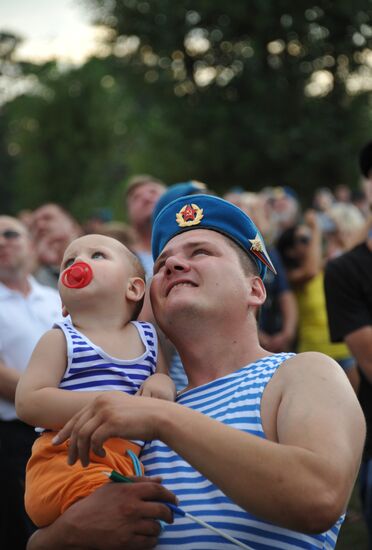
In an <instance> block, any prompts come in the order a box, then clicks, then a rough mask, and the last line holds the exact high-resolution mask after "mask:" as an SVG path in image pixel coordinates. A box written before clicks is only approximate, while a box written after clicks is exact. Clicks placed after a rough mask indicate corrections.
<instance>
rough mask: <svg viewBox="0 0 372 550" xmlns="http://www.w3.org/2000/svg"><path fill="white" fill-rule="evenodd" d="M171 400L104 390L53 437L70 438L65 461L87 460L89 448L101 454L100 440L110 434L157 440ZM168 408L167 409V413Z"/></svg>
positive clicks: (128, 437) (59, 441) (59, 439)
mask: <svg viewBox="0 0 372 550" xmlns="http://www.w3.org/2000/svg"><path fill="white" fill-rule="evenodd" d="M169 407H177V405H176V404H175V403H171V402H169V401H164V400H160V399H153V398H150V397H142V396H141V397H136V396H133V397H130V398H128V396H127V395H124V394H122V393H121V392H105V393H104V394H102V395H100V396H99V397H97V398H96V399H95V400H94V401H93V402H92V403H90V404H89V405H87V406H86V407H84V408H83V409H81V411H80V412H78V413H77V414H75V415H74V416H73V417H72V418H71V420H69V422H67V424H66V425H65V426H64V428H62V430H61V431H60V432H59V433H58V434H57V436H56V437H55V438H54V441H53V443H54V444H55V445H58V444H60V443H62V442H63V441H65V440H66V439H68V438H70V442H69V453H68V463H69V464H71V465H72V464H75V462H76V461H77V460H78V459H80V461H81V463H82V465H83V466H87V465H88V464H89V462H90V457H89V451H90V450H92V451H93V452H94V453H95V454H96V455H98V456H105V451H104V449H103V443H104V442H105V441H106V440H107V439H108V438H110V437H121V438H122V439H143V440H151V439H159V438H160V437H159V434H160V428H161V425H162V418H164V416H165V415H167V414H171V411H169ZM168 411H169V412H168Z"/></svg>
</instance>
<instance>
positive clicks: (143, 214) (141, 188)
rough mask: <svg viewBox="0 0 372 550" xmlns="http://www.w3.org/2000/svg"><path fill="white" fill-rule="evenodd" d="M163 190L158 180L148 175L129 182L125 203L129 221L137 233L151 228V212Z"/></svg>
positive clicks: (163, 186)
mask: <svg viewBox="0 0 372 550" xmlns="http://www.w3.org/2000/svg"><path fill="white" fill-rule="evenodd" d="M165 190H166V187H165V185H164V184H163V183H162V182H161V181H160V180H158V179H156V178H154V177H152V176H149V175H143V176H135V177H134V178H132V179H131V180H130V181H129V183H128V185H127V188H126V191H125V202H126V207H127V211H128V216H129V220H130V222H131V224H132V225H133V227H134V228H135V229H137V231H138V232H141V231H143V230H146V229H148V228H149V227H151V224H152V214H153V210H154V208H155V205H156V203H157V202H158V200H159V198H160V197H161V195H162V194H163V193H164V192H165Z"/></svg>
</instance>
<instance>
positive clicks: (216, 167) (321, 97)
mask: <svg viewBox="0 0 372 550" xmlns="http://www.w3.org/2000/svg"><path fill="white" fill-rule="evenodd" d="M88 5H89V6H91V7H92V9H93V10H95V11H94V13H95V17H96V20H97V21H98V22H100V23H101V24H105V25H107V26H109V27H110V28H111V29H112V30H113V31H114V34H113V40H112V51H113V54H114V55H116V57H117V59H118V63H117V72H118V74H119V75H120V67H121V70H122V71H123V72H124V71H125V75H126V78H127V75H128V71H131V74H132V75H135V76H136V77H137V79H138V82H140V81H142V88H141V100H142V104H144V105H145V106H146V107H145V108H146V111H145V117H144V119H145V120H146V123H147V124H148V126H147V132H146V138H145V143H146V152H145V151H144V149H141V146H139V148H138V149H137V154H138V155H139V156H140V157H141V158H142V164H143V165H145V167H146V169H149V170H151V169H153V167H154V166H155V165H156V162H155V161H156V158H157V159H163V158H164V159H167V166H168V169H165V168H164V167H163V168H162V170H163V175H164V174H165V175H166V177H168V178H170V177H172V176H173V180H175V179H185V178H186V177H192V176H193V177H198V178H199V179H205V180H206V181H208V182H209V183H210V184H212V185H215V186H217V188H218V189H220V190H222V189H225V188H226V187H227V186H229V185H232V184H244V185H246V186H247V187H249V188H255V189H256V188H258V187H261V186H263V185H277V184H287V185H291V186H293V187H295V188H297V190H298V191H300V192H301V193H302V194H303V193H305V194H306V189H307V190H308V191H307V193H308V194H309V193H310V192H311V190H312V189H313V188H314V186H318V185H330V186H332V185H335V184H336V183H339V182H341V181H343V182H345V181H347V182H348V183H350V182H352V183H354V184H355V183H356V179H357V167H356V162H355V159H356V155H357V151H358V150H359V148H360V145H361V144H362V143H364V141H365V140H366V139H369V138H370V135H369V128H368V122H370V109H369V103H368V94H367V92H366V91H363V89H361V90H359V91H358V93H357V89H356V87H357V85H358V79H359V82H362V79H361V77H362V76H363V71H366V70H367V65H366V59H367V57H368V55H369V48H370V46H371V37H372V3H371V1H370V0H357V1H356V2H353V3H351V4H350V2H347V1H340V2H329V1H326V0H322V1H320V2H317V4H316V5H315V6H313V7H311V6H309V4H308V3H307V2H301V1H300V2H296V3H293V2H289V1H288V0H286V1H283V0H282V1H279V2H273V1H272V2H261V1H260V0H255V1H252V0H251V1H250V2H246V1H245V0H235V1H234V2H230V4H228V3H226V2H222V0H214V1H211V0H203V1H199V2H198V3H195V2H191V1H185V2H171V1H170V0H152V1H151V2H146V1H144V0H122V1H117V2H109V1H108V0H91V1H90V2H88ZM131 47H132V52H131V53H128V52H130V48H131ZM138 87H139V84H138V83H137V88H138ZM144 98H147V99H144ZM151 103H152V106H151Z"/></svg>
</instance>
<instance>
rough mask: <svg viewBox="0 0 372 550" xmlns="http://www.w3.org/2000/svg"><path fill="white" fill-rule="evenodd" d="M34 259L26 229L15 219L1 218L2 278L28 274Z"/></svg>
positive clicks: (0, 275) (0, 258) (0, 274)
mask: <svg viewBox="0 0 372 550" xmlns="http://www.w3.org/2000/svg"><path fill="white" fill-rule="evenodd" d="M32 259H33V255H32V246H31V241H30V238H29V235H28V233H27V230H26V228H25V227H24V226H23V225H22V224H21V223H20V222H19V221H18V220H16V219H15V218H11V217H8V216H0V278H8V277H9V276H11V275H12V274H14V275H16V274H17V273H21V272H23V271H26V272H27V271H28V267H29V266H30V265H31V262H32Z"/></svg>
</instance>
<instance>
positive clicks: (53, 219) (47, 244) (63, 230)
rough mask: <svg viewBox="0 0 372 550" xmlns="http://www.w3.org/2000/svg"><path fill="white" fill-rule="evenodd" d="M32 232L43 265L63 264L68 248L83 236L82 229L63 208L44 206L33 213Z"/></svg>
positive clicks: (52, 205) (51, 205)
mask: <svg viewBox="0 0 372 550" xmlns="http://www.w3.org/2000/svg"><path fill="white" fill-rule="evenodd" d="M31 232H32V236H33V238H34V241H35V245H36V252H37V255H38V261H39V262H40V263H41V264H43V265H51V266H56V265H59V264H60V263H61V260H62V256H63V252H64V250H65V248H66V246H67V245H68V244H69V243H70V242H71V241H72V240H73V239H75V238H76V237H78V236H79V235H81V228H80V226H79V224H78V223H77V222H76V221H75V220H74V218H73V217H72V216H71V215H70V214H69V213H68V212H67V211H66V210H64V209H63V208H62V207H61V206H59V205H58V204H54V203H49V204H44V205H42V206H40V207H39V208H37V209H36V210H35V211H34V212H33V216H32V223H31Z"/></svg>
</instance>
